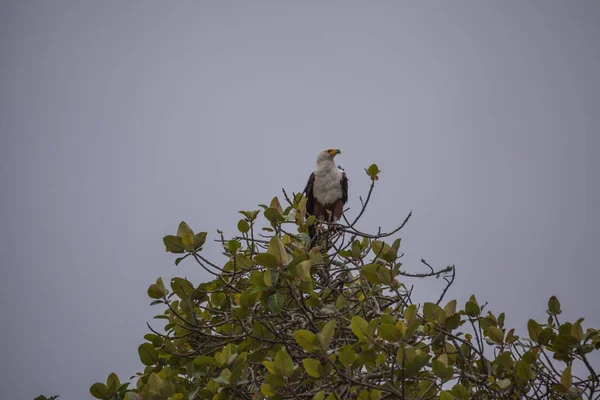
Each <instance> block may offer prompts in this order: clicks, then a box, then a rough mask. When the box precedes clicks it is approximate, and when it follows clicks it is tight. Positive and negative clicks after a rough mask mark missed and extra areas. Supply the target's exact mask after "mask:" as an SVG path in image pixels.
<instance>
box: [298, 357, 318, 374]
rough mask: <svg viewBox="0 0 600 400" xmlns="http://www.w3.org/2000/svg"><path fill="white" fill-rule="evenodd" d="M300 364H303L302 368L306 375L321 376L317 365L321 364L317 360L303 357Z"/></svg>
mask: <svg viewBox="0 0 600 400" xmlns="http://www.w3.org/2000/svg"><path fill="white" fill-rule="evenodd" d="M302 365H303V366H304V370H305V371H306V373H307V374H308V376H310V377H313V378H320V377H321V375H320V374H319V367H320V366H321V363H320V362H319V361H318V360H315V359H314V358H305V359H304V360H302Z"/></svg>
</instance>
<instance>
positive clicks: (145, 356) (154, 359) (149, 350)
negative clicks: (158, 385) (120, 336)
mask: <svg viewBox="0 0 600 400" xmlns="http://www.w3.org/2000/svg"><path fill="white" fill-rule="evenodd" d="M138 354H139V356H140V360H141V361H142V364H144V365H154V364H156V363H158V352H157V351H156V349H155V348H154V346H153V345H152V344H151V343H143V344H141V345H140V346H139V347H138Z"/></svg>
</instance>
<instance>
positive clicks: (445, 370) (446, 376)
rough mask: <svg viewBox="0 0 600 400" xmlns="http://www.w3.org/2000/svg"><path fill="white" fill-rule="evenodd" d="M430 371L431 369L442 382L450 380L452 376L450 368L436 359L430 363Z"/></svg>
mask: <svg viewBox="0 0 600 400" xmlns="http://www.w3.org/2000/svg"><path fill="white" fill-rule="evenodd" d="M431 369H433V373H434V374H435V375H436V376H437V377H439V378H440V379H442V381H444V382H446V381H449V380H450V379H452V376H453V375H454V370H453V369H452V367H447V366H446V365H444V363H443V362H441V361H440V360H437V359H436V360H433V361H432V362H431Z"/></svg>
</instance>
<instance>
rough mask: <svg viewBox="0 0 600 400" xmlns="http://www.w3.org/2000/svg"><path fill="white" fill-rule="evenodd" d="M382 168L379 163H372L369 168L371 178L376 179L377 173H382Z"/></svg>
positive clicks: (368, 173)
mask: <svg viewBox="0 0 600 400" xmlns="http://www.w3.org/2000/svg"><path fill="white" fill-rule="evenodd" d="M380 172H381V170H380V169H379V167H378V166H377V164H371V166H370V167H369V168H367V175H369V177H371V179H373V180H376V179H375V178H376V177H377V174H378V173H380Z"/></svg>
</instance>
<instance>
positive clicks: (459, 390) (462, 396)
mask: <svg viewBox="0 0 600 400" xmlns="http://www.w3.org/2000/svg"><path fill="white" fill-rule="evenodd" d="M451 393H452V395H453V396H454V397H456V398H457V399H459V400H468V398H469V391H468V390H467V388H466V387H464V386H463V385H461V384H460V383H457V384H456V385H454V387H452V390H451Z"/></svg>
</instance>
